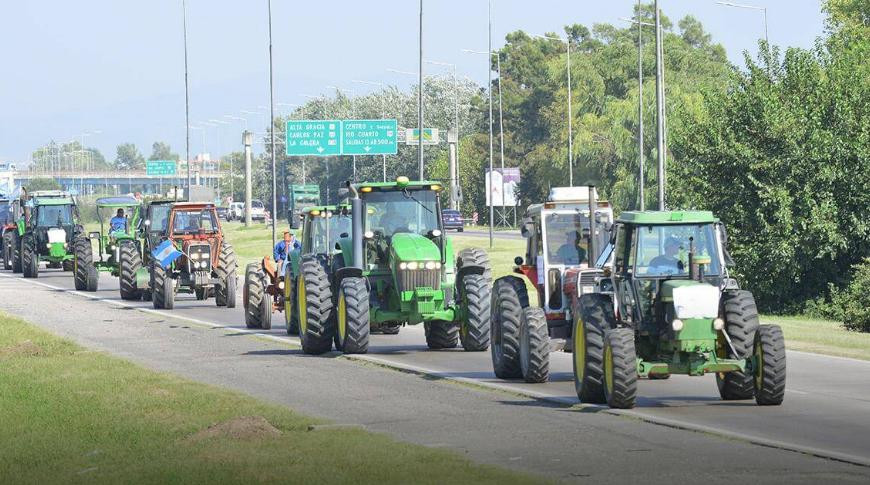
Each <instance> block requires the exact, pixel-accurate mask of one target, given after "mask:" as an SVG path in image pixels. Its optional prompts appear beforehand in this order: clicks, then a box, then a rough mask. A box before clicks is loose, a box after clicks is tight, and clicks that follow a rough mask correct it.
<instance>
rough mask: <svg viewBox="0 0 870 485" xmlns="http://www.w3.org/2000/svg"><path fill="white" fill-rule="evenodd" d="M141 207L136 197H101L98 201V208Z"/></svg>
mask: <svg viewBox="0 0 870 485" xmlns="http://www.w3.org/2000/svg"><path fill="white" fill-rule="evenodd" d="M136 205H139V200H138V199H136V198H135V197H100V198H99V199H97V207H132V206H136Z"/></svg>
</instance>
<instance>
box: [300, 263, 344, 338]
mask: <svg viewBox="0 0 870 485" xmlns="http://www.w3.org/2000/svg"><path fill="white" fill-rule="evenodd" d="M299 269H300V274H299V279H298V281H297V283H296V305H297V307H298V309H299V310H298V311H299V340H301V341H302V351H303V352H305V353H306V354H322V353H324V352H329V351H330V350H332V340H333V336H334V335H335V311H334V308H333V306H332V290H331V289H330V287H329V279H328V278H327V276H326V272H325V271H324V270H323V266H321V265H320V261H318V260H317V259H316V258H314V257H305V258H303V259H302V262H301V264H300V266H299Z"/></svg>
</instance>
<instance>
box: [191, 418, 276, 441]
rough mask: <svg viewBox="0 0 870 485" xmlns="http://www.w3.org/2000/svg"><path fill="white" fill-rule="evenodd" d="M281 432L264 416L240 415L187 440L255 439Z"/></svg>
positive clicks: (214, 425)
mask: <svg viewBox="0 0 870 485" xmlns="http://www.w3.org/2000/svg"><path fill="white" fill-rule="evenodd" d="M280 434H281V431H280V430H279V429H278V428H276V427H274V426H272V425H271V424H270V423H269V422H268V421H266V418H264V417H262V416H240V417H238V418H233V419H231V420H229V421H224V422H223V423H217V424H213V425H211V426H209V427H208V428H206V429H204V430H202V431H199V432H197V433H196V434H193V435H191V436H189V437H188V438H187V440H189V441H201V440H205V439H210V438H231V439H237V440H254V439H260V438H270V437H273V436H279V435H280Z"/></svg>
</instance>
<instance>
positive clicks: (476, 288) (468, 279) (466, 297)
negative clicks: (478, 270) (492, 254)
mask: <svg viewBox="0 0 870 485" xmlns="http://www.w3.org/2000/svg"><path fill="white" fill-rule="evenodd" d="M491 291H492V290H491V289H490V286H489V282H488V281H487V280H486V279H485V278H484V276H482V275H475V274H469V275H465V277H463V278H462V286H461V287H460V294H459V296H460V299H459V300H460V302H461V304H462V307H463V310H464V311H463V313H464V314H465V319H464V320H463V321H462V323H461V324H460V327H459V340H460V342H462V348H463V349H465V350H466V351H468V352H482V351H484V350H486V349H488V348H489V338H490V335H489V332H490V319H491V318H492V312H491V311H490V305H491V304H492V298H491V295H490V292H491Z"/></svg>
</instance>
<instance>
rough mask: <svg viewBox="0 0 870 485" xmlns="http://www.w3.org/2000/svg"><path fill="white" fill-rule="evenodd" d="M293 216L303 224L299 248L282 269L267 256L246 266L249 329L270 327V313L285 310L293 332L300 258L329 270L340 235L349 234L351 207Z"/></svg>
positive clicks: (322, 208)
mask: <svg viewBox="0 0 870 485" xmlns="http://www.w3.org/2000/svg"><path fill="white" fill-rule="evenodd" d="M296 217H299V218H300V219H301V221H302V226H303V230H302V238H301V239H302V249H301V250H299V251H292V252H290V259H289V262H287V263H285V264H284V267H283V270H282V268H281V267H280V266H278V265H277V264H278V263H277V262H275V261H273V260H272V259H271V258H270V257H268V256H266V257H265V258H263V259H262V260H261V261H259V262H256V263H249V264H248V266H247V267H246V268H245V285H244V286H243V287H242V302H243V305H244V308H245V324H246V325H247V327H248V328H261V329H266V330H268V329H270V328H272V312H273V311H274V310H277V311H280V312H283V313H284V320H285V323H286V325H287V334H288V335H296V334H297V333H298V331H299V313H298V312H297V311H296V310H297V308H296V307H294V305H293V303H294V298H293V292H294V289H295V288H296V282H297V278H298V276H299V268H300V265H301V264H302V261H303V260H305V261H309V260H311V261H316V262H318V263H319V264H320V265H321V267H322V268H323V270H324V271H328V270H329V268H331V267H332V263H333V261H334V258H335V256H336V254H337V253H339V250H338V249H336V244H337V243H338V240H339V238H340V237H342V236H344V237H348V234H350V231H351V219H350V208H349V207H347V206H315V207H308V208H306V209H304V211H302V210H300V213H299V214H297V215H296ZM327 286H328V285H327Z"/></svg>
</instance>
